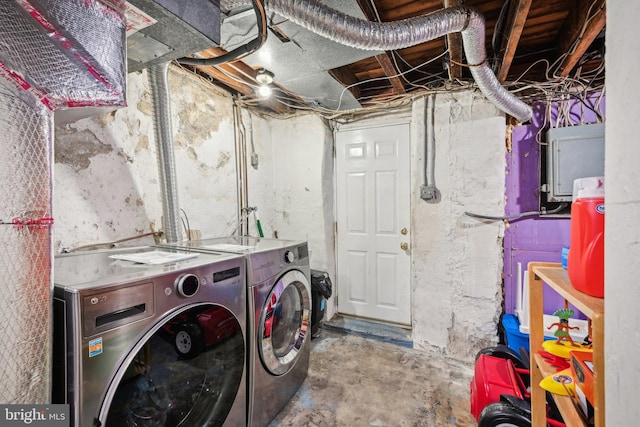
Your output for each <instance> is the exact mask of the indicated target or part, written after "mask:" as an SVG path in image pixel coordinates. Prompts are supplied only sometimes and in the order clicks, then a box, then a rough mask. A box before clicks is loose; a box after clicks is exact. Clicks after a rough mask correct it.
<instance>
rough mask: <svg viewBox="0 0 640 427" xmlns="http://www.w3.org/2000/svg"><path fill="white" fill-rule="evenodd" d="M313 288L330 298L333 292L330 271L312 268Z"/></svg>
mask: <svg viewBox="0 0 640 427" xmlns="http://www.w3.org/2000/svg"><path fill="white" fill-rule="evenodd" d="M311 289H312V290H314V291H316V292H318V293H319V294H320V295H322V296H323V297H325V298H327V299H328V298H330V297H331V293H332V285H331V279H330V278H329V273H327V272H326V271H320V270H313V269H312V270H311Z"/></svg>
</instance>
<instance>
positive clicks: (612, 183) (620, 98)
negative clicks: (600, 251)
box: [605, 2, 640, 426]
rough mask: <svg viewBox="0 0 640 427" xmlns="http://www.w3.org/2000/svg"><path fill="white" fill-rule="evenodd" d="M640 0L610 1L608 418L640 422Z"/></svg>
mask: <svg viewBox="0 0 640 427" xmlns="http://www.w3.org/2000/svg"><path fill="white" fill-rule="evenodd" d="M639 20H640V5H639V4H638V3H635V2H634V3H626V2H609V3H607V29H606V31H607V35H606V37H607V53H606V58H605V60H606V64H607V122H606V130H605V138H606V143H605V193H606V204H607V206H606V208H607V212H606V216H605V230H606V235H605V313H606V314H605V353H606V357H605V371H606V383H605V384H606V389H605V399H606V423H607V425H609V426H632V425H638V420H640V406H639V405H637V403H636V402H637V401H636V399H637V390H638V384H640V364H638V341H639V339H640V309H639V303H640V286H638V284H637V282H638V277H640V245H639V244H638V243H639V242H640V225H638V224H639V223H638V218H640V168H639V167H638V164H639V163H640V145H639V144H638V143H637V140H638V130H637V128H638V124H637V122H638V117H640V104H639V103H638V100H637V96H633V95H632V94H638V93H640V80H639V79H638V76H637V74H638V66H639V65H640V47H639V46H638V42H637V27H638V21H639Z"/></svg>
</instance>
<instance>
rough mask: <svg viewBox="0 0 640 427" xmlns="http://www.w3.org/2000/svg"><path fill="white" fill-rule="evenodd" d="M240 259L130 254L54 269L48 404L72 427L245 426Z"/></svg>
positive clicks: (70, 258) (151, 251)
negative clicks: (63, 411)
mask: <svg viewBox="0 0 640 427" xmlns="http://www.w3.org/2000/svg"><path fill="white" fill-rule="evenodd" d="M245 268H246V262H245V260H244V259H243V257H241V256H238V255H233V254H215V253H211V254H184V253H179V252H177V251H172V250H169V249H163V250H158V249H156V248H135V249H124V250H109V251H96V252H87V253H78V254H68V255H60V256H57V257H56V258H55V264H54V284H55V286H54V340H53V343H54V360H53V370H52V371H53V381H52V383H53V400H54V403H68V404H70V405H71V414H72V424H71V425H72V426H76V427H90V426H96V427H104V426H110V427H123V426H172V427H173V426H189V427H198V426H230V427H237V426H244V425H246V423H247V415H246V405H247V396H246V359H245V357H246V316H247V314H246V282H245V277H246V270H245Z"/></svg>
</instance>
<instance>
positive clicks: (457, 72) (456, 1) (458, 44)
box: [443, 0, 463, 80]
mask: <svg viewBox="0 0 640 427" xmlns="http://www.w3.org/2000/svg"><path fill="white" fill-rule="evenodd" d="M443 4H444V7H454V6H460V5H461V4H462V0H444V1H443ZM447 46H448V48H449V79H451V80H457V79H461V78H462V65H461V64H462V50H463V48H462V34H460V33H451V34H448V35H447Z"/></svg>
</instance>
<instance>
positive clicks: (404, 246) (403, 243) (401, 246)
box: [400, 242, 409, 251]
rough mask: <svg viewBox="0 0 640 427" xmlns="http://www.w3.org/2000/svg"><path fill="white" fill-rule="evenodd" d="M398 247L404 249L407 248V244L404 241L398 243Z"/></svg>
mask: <svg viewBox="0 0 640 427" xmlns="http://www.w3.org/2000/svg"><path fill="white" fill-rule="evenodd" d="M400 249H402V250H403V251H406V250H407V249H409V244H408V243H406V242H402V243H400Z"/></svg>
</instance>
